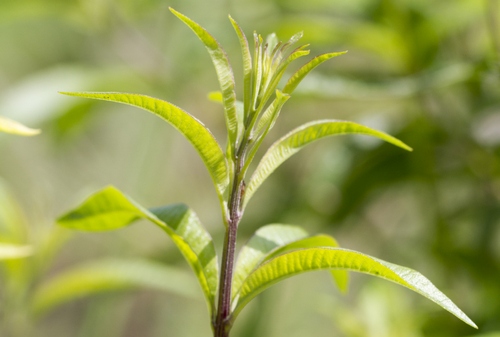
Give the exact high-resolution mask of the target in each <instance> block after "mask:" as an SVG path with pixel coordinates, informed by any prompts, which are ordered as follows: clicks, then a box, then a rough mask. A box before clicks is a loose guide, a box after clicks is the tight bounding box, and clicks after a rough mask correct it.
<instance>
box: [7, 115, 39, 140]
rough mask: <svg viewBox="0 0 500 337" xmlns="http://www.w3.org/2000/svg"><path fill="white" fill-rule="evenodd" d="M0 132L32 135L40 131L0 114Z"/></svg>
mask: <svg viewBox="0 0 500 337" xmlns="http://www.w3.org/2000/svg"><path fill="white" fill-rule="evenodd" d="M0 132H5V133H10V134H14V135H20V136H34V135H37V134H39V133H40V130H38V129H31V128H29V127H27V126H24V125H22V124H21V123H19V122H16V121H13V120H12V119H9V118H6V117H2V116H0Z"/></svg>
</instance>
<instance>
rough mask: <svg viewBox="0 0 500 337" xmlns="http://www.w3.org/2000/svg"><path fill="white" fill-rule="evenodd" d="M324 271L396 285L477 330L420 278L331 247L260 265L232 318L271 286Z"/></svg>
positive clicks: (380, 261)
mask: <svg viewBox="0 0 500 337" xmlns="http://www.w3.org/2000/svg"><path fill="white" fill-rule="evenodd" d="M325 269H326V270H329V269H344V270H351V271H356V272H360V273H365V274H370V275H374V276H378V277H381V278H384V279H386V280H389V281H392V282H395V283H397V284H400V285H402V286H404V287H407V288H409V289H411V290H413V291H415V292H417V293H419V294H421V295H423V296H425V297H427V298H428V299H430V300H431V301H433V302H435V303H437V304H438V305H439V306H441V307H442V308H444V309H446V310H448V311H449V312H451V313H452V314H453V315H455V316H456V317H458V318H459V319H461V320H462V321H464V322H465V323H467V324H469V325H470V326H472V327H475V328H477V326H476V325H475V324H474V322H472V321H471V320H470V318H469V317H467V315H465V314H464V313H463V312H462V311H461V310H460V309H459V308H458V307H457V306H456V305H455V304H454V303H453V302H452V301H451V300H450V299H449V298H448V297H446V296H445V295H444V294H443V293H442V292H441V291H439V290H438V289H437V288H436V287H435V286H434V285H433V284H432V283H431V282H430V281H429V280H428V279H427V278H425V277H424V276H423V275H422V274H420V273H418V272H416V271H414V270H412V269H409V268H406V267H401V266H398V265H395V264H392V263H389V262H385V261H382V260H379V259H377V258H374V257H371V256H368V255H365V254H362V253H359V252H355V251H351V250H346V249H340V248H330V247H316V248H308V249H300V250H296V251H292V252H288V253H285V254H282V255H279V256H277V257H275V258H273V259H271V260H269V261H268V262H266V263H264V264H262V265H261V266H260V267H259V268H258V269H256V270H255V271H254V272H253V273H252V274H250V275H249V276H248V278H247V279H246V280H245V283H244V284H243V286H242V288H241V292H240V298H239V301H238V303H237V306H236V308H235V310H234V313H233V316H236V315H237V314H238V313H239V312H240V311H241V309H242V308H243V307H244V306H245V305H246V304H247V303H248V302H249V301H250V300H252V299H253V298H254V297H255V296H257V295H258V294H259V293H261V292H262V291H264V290H265V289H267V288H268V287H270V286H271V285H273V284H275V283H277V282H279V281H281V280H284V279H286V278H289V277H291V276H294V275H297V274H300V273H304V272H308V271H314V270H325Z"/></svg>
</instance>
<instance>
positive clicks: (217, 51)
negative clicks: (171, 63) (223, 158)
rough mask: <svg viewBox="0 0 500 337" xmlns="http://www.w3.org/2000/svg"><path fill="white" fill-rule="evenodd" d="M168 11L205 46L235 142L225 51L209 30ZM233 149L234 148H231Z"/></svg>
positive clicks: (233, 96) (232, 95)
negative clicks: (215, 74)
mask: <svg viewBox="0 0 500 337" xmlns="http://www.w3.org/2000/svg"><path fill="white" fill-rule="evenodd" d="M170 11H171V12H172V13H173V14H174V15H175V16H177V17H178V18H179V19H180V20H181V21H182V22H184V23H185V24H186V25H187V26H188V27H189V28H191V30H192V31H193V32H194V33H195V34H196V36H198V38H199V39H200V40H201V42H203V44H204V45H205V47H206V48H207V50H208V53H209V54H210V57H211V58H212V62H213V64H214V67H215V71H216V73H217V78H218V79H219V85H220V88H221V91H222V98H223V104H224V110H225V117H226V126H227V129H228V136H229V140H230V144H231V146H233V145H234V144H235V143H236V139H237V137H238V124H239V123H238V117H237V114H236V93H235V91H234V74H233V70H232V69H231V65H230V64H229V60H228V58H227V55H226V52H225V51H224V49H222V47H221V46H220V44H219V43H218V42H217V40H216V39H215V38H214V37H213V36H212V35H210V33H209V32H207V31H206V30H205V28H203V27H202V26H200V25H199V24H198V23H196V22H194V21H193V20H191V19H190V18H188V17H187V16H185V15H183V14H181V13H179V12H177V11H176V10H174V9H173V8H170ZM233 150H234V148H233Z"/></svg>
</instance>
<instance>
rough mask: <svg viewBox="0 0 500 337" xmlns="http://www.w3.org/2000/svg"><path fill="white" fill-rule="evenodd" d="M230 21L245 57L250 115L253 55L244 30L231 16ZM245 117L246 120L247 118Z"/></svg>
mask: <svg viewBox="0 0 500 337" xmlns="http://www.w3.org/2000/svg"><path fill="white" fill-rule="evenodd" d="M229 20H230V21H231V24H232V25H233V28H234V30H235V31H236V35H238V39H239V41H240V47H241V55H242V57H243V93H244V99H243V103H244V110H243V111H244V113H245V114H246V113H248V110H249V109H250V101H251V99H252V55H251V54H250V47H249V46H248V40H247V37H246V36H245V33H244V32H243V29H241V27H240V26H239V25H238V23H237V22H236V21H235V20H234V19H233V18H232V17H231V16H229ZM245 117H246V115H244V119H243V120H245V119H246V118H245Z"/></svg>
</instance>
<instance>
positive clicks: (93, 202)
mask: <svg viewBox="0 0 500 337" xmlns="http://www.w3.org/2000/svg"><path fill="white" fill-rule="evenodd" d="M141 218H142V219H147V220H149V221H151V222H153V223H154V224H156V225H158V226H159V227H160V228H161V229H163V230H164V231H165V232H166V233H167V234H168V235H169V236H170V237H171V239H172V241H173V242H174V243H175V244H176V245H177V247H178V248H179V250H180V251H181V253H182V255H184V257H185V258H186V260H187V261H188V263H189V264H190V265H191V267H192V268H193V270H194V272H195V273H196V276H197V277H198V281H199V282H200V285H201V288H202V290H203V293H204V295H205V297H206V300H207V304H208V307H209V311H210V314H214V312H215V295H216V292H217V286H218V264H217V256H216V253H215V246H214V244H213V241H212V238H211V237H210V234H209V233H208V232H207V231H206V230H205V228H204V227H203V226H202V224H201V223H200V221H199V219H198V217H197V216H196V214H195V213H194V212H193V211H192V210H191V209H189V208H188V207H187V206H186V205H183V204H176V205H169V206H165V207H158V208H153V209H151V210H147V209H145V208H143V207H141V206H140V205H138V204H137V203H135V202H134V201H133V200H131V199H130V198H128V197H127V196H125V195H124V194H122V193H121V192H120V191H119V190H117V189H116V188H114V187H107V188H104V189H103V190H101V191H100V192H97V193H95V194H94V195H92V196H90V197H89V198H88V199H87V200H85V201H84V202H83V204H82V205H81V206H80V207H78V208H76V209H75V210H73V211H70V212H69V213H67V214H66V215H64V216H62V217H61V218H59V219H58V223H59V224H60V225H61V226H64V227H67V228H72V229H79V230H86V231H106V230H112V229H117V228H121V227H125V226H128V225H130V224H131V223H132V222H133V221H135V220H137V219H141Z"/></svg>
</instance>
